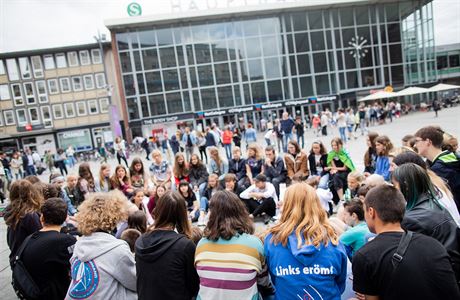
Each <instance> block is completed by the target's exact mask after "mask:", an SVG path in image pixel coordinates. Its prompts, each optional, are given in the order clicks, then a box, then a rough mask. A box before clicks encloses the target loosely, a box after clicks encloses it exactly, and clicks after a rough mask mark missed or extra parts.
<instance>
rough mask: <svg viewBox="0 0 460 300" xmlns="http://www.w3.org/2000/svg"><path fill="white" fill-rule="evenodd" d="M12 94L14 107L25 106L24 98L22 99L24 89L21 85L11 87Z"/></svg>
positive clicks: (16, 84)
mask: <svg viewBox="0 0 460 300" xmlns="http://www.w3.org/2000/svg"><path fill="white" fill-rule="evenodd" d="M11 93H12V95H13V99H14V105H16V106H21V105H24V98H23V97H22V89H21V85H20V84H19V83H15V84H12V85H11Z"/></svg>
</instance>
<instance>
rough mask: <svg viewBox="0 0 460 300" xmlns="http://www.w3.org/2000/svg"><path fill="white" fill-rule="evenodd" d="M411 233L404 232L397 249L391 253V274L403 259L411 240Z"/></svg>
mask: <svg viewBox="0 0 460 300" xmlns="http://www.w3.org/2000/svg"><path fill="white" fill-rule="evenodd" d="M412 236H413V232H412V231H404V233H403V235H402V237H401V240H400V241H399V245H398V249H396V252H395V253H393V256H392V258H391V264H392V265H393V274H394V273H395V271H396V269H397V267H398V265H399V263H401V261H402V260H403V258H404V254H406V251H407V248H408V247H409V244H410V241H411V240H412Z"/></svg>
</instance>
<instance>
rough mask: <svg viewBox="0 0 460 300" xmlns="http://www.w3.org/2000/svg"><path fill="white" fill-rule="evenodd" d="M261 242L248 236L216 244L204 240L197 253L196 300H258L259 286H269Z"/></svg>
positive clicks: (220, 240)
mask: <svg viewBox="0 0 460 300" xmlns="http://www.w3.org/2000/svg"><path fill="white" fill-rule="evenodd" d="M263 250H264V249H263V245H262V242H261V241H260V240H259V239H258V238H257V237H255V236H252V235H249V234H245V233H244V234H242V235H236V236H234V237H232V238H231V239H230V240H228V241H227V240H224V239H222V238H219V240H217V241H216V242H213V241H210V240H208V239H206V238H202V239H201V240H200V242H199V243H198V246H197V248H196V252H195V266H196V269H197V272H198V276H199V277H200V291H199V293H198V297H197V300H205V299H213V300H214V299H232V300H233V299H238V300H244V299H250V300H257V299H259V294H258V290H257V283H259V284H260V285H262V286H270V281H269V279H268V272H267V268H266V265H265V257H264V254H263Z"/></svg>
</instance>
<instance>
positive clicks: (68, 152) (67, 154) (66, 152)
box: [65, 145, 77, 168]
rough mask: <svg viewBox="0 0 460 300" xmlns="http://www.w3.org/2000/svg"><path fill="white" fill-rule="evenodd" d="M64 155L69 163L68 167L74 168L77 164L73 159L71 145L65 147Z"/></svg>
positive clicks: (73, 152) (73, 154) (73, 153)
mask: <svg viewBox="0 0 460 300" xmlns="http://www.w3.org/2000/svg"><path fill="white" fill-rule="evenodd" d="M65 154H66V156H67V160H68V162H69V167H70V168H73V166H75V164H76V163H77V160H76V159H75V150H74V149H73V148H72V145H69V147H67V150H66V151H65Z"/></svg>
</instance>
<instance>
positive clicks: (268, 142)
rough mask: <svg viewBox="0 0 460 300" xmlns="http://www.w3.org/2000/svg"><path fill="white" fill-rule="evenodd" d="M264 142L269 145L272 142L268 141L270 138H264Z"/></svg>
mask: <svg viewBox="0 0 460 300" xmlns="http://www.w3.org/2000/svg"><path fill="white" fill-rule="evenodd" d="M265 143H267V146H270V145H271V144H272V142H271V141H270V139H267V138H265Z"/></svg>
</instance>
